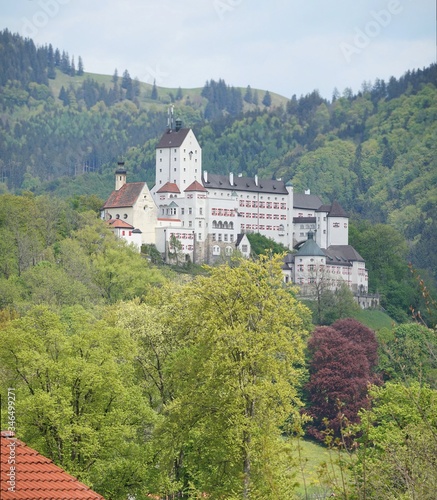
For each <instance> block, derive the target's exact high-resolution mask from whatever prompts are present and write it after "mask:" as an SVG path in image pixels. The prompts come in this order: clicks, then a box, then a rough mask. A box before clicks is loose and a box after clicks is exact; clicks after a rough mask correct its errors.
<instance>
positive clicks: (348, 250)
mask: <svg viewBox="0 0 437 500" xmlns="http://www.w3.org/2000/svg"><path fill="white" fill-rule="evenodd" d="M325 254H326V256H327V257H329V259H331V260H332V261H333V263H335V262H339V259H340V261H346V262H354V261H358V262H364V259H363V258H362V257H361V255H360V254H359V253H358V252H357V251H356V250H355V248H354V247H353V246H351V245H331V246H329V247H328V248H327V249H326V250H325Z"/></svg>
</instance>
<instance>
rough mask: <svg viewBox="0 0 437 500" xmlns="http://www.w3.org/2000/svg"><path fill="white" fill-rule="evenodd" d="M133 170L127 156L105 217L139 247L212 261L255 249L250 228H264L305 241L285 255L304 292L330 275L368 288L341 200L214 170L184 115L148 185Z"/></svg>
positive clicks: (164, 143) (167, 136)
mask: <svg viewBox="0 0 437 500" xmlns="http://www.w3.org/2000/svg"><path fill="white" fill-rule="evenodd" d="M126 177H127V173H126V170H125V169H124V165H123V164H122V163H120V164H119V165H118V169H117V171H116V173H115V190H114V191H113V192H112V193H111V194H110V196H109V198H108V200H107V201H106V203H105V205H104V206H103V208H102V218H104V219H105V220H106V221H107V222H108V224H109V225H110V227H111V228H112V229H113V231H114V232H115V233H116V234H117V235H118V236H119V237H121V238H124V239H126V241H128V242H130V243H132V244H134V245H136V246H137V247H138V248H140V246H141V244H154V245H156V248H157V249H158V250H159V251H160V252H161V253H162V255H163V256H164V259H166V260H167V261H169V259H173V258H175V257H176V258H177V260H178V261H179V262H181V261H191V262H195V263H208V264H212V263H214V262H216V261H219V260H220V259H223V258H224V257H227V256H229V255H231V254H232V253H233V252H234V251H235V250H239V251H240V252H241V253H242V254H243V255H245V256H249V255H250V243H249V240H248V238H247V237H246V235H247V233H250V232H255V233H260V234H262V235H264V236H267V237H268V238H271V239H273V240H275V241H277V242H279V243H282V244H283V245H284V246H285V247H287V248H289V249H290V251H292V250H294V249H298V250H297V253H293V254H292V253H290V255H288V256H287V258H286V259H285V261H284V269H283V272H284V279H285V280H286V281H291V282H295V283H297V284H299V285H300V286H301V290H302V291H303V292H304V293H308V294H310V289H311V286H312V285H313V284H314V283H315V282H318V281H320V280H321V279H323V280H324V281H325V283H326V286H329V288H332V289H335V288H336V287H337V286H339V284H340V283H342V282H344V283H346V284H347V285H348V286H349V288H350V289H351V290H352V291H353V292H355V293H356V294H361V295H365V294H367V291H368V283H367V270H366V268H365V263H364V260H363V259H362V257H361V256H360V255H359V254H358V252H356V251H355V250H354V249H353V248H352V247H351V246H350V245H349V244H348V226H349V219H348V216H347V214H346V213H345V211H344V210H343V208H342V207H341V206H340V205H339V203H338V202H336V201H333V202H332V203H331V204H330V205H326V204H323V202H322V200H321V199H320V198H319V197H318V196H316V195H313V194H311V193H310V192H309V191H307V192H305V193H304V194H302V193H294V191H293V187H292V185H291V184H289V183H287V184H286V183H284V182H283V181H282V180H281V179H260V178H258V177H257V176H255V177H254V178H249V177H243V176H242V175H234V174H233V173H230V174H228V175H218V174H211V173H208V172H207V171H206V170H204V169H203V167H202V149H201V147H200V145H199V143H198V141H197V139H196V137H195V135H194V133H193V131H192V130H191V129H189V128H183V127H182V126H181V122H180V121H176V126H175V127H174V128H173V127H171V126H169V127H168V128H167V130H166V131H165V133H164V134H163V135H162V137H161V139H160V141H159V142H158V145H157V146H156V182H155V185H154V186H153V187H152V188H151V189H150V190H149V189H148V187H147V185H146V183H144V182H133V183H128V182H127V178H126Z"/></svg>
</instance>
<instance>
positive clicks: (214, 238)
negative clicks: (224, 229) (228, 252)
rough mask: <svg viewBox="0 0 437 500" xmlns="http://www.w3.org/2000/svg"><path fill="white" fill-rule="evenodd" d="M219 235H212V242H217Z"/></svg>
mask: <svg viewBox="0 0 437 500" xmlns="http://www.w3.org/2000/svg"><path fill="white" fill-rule="evenodd" d="M216 239H217V235H216V234H215V233H212V241H216Z"/></svg>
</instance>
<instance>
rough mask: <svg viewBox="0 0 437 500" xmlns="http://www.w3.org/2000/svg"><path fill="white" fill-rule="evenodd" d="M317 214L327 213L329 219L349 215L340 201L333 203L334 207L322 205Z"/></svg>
mask: <svg viewBox="0 0 437 500" xmlns="http://www.w3.org/2000/svg"><path fill="white" fill-rule="evenodd" d="M316 211H317V212H326V213H327V214H328V217H346V218H348V215H347V213H346V212H345V211H344V209H343V207H342V206H341V205H340V203H338V201H333V202H332V205H321V206H320V207H319V208H318V209H317V210H316Z"/></svg>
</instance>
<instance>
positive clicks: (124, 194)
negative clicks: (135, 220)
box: [103, 182, 145, 209]
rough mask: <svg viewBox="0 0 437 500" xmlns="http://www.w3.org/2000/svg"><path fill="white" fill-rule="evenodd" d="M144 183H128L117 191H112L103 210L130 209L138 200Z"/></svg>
mask: <svg viewBox="0 0 437 500" xmlns="http://www.w3.org/2000/svg"><path fill="white" fill-rule="evenodd" d="M144 185H145V182H128V183H126V184H124V186H122V187H121V188H120V189H119V190H118V191H112V193H111V194H110V195H109V198H108V199H107V200H106V203H105V204H104V205H103V208H104V209H105V208H121V207H132V206H133V205H134V204H135V202H136V201H137V199H138V196H139V195H140V193H141V191H142V189H143V188H144Z"/></svg>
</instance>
